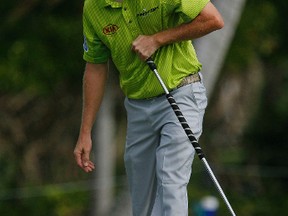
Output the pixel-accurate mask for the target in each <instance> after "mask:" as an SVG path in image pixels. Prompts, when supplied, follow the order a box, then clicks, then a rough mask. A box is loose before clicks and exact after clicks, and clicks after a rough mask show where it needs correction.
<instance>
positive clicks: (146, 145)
mask: <svg viewBox="0 0 288 216" xmlns="http://www.w3.org/2000/svg"><path fill="white" fill-rule="evenodd" d="M223 25H224V23H223V20H222V17H221V15H220V14H219V12H218V11H217V9H216V8H215V7H214V6H213V4H212V3H211V2H210V1H209V0H165V1H164V0H145V1H144V0H143V1H142V0H141V1H135V0H134V1H132V0H85V3H84V11H83V30H84V44H83V48H84V54H83V58H84V60H85V61H86V62H87V63H86V68H85V73H84V78H83V113H82V122H81V127H80V133H79V138H78V141H77V144H76V147H75V150H74V155H75V159H76V161H77V164H78V165H79V166H80V167H81V168H82V169H83V170H84V171H86V172H91V171H92V170H93V169H94V168H95V166H94V164H93V162H92V161H91V160H90V159H89V154H90V151H91V149H92V141H91V129H92V126H93V123H94V121H95V118H96V114H97V112H98V109H99V106H100V104H101V100H102V97H103V94H104V87H105V82H106V80H107V70H108V69H107V61H108V59H109V58H111V59H112V61H113V62H114V64H115V65H116V67H117V69H118V70H119V80H120V86H121V89H122V90H123V93H124V94H125V96H126V98H125V102H124V104H125V108H126V111H127V136H126V146H125V167H126V172H127V176H128V182H129V188H130V192H131V200H132V212H133V216H150V215H152V216H164V215H165V216H186V215H188V201H187V184H188V182H189V179H190V175H191V166H192V161H193V158H194V148H193V146H192V145H191V143H190V141H189V139H188V138H187V136H186V134H185V132H184V131H183V129H182V127H181V125H180V123H179V121H178V120H177V117H176V116H175V114H174V112H173V110H172V109H171V107H170V105H169V103H168V102H167V99H166V97H165V95H164V90H163V88H162V87H161V85H160V84H159V82H158V80H157V78H156V77H155V75H154V74H153V73H152V72H150V69H149V67H148V66H147V64H146V62H145V60H147V59H148V58H149V57H152V58H153V59H154V61H155V63H156V65H157V66H158V70H159V72H160V76H161V77H162V79H163V81H164V83H165V85H166V86H167V88H168V89H169V91H170V93H171V94H172V95H173V97H174V98H175V100H176V101H177V104H178V105H179V107H180V109H181V111H182V112H183V115H184V116H185V118H186V120H187V121H188V123H189V125H190V127H191V129H192V131H193V133H194V135H195V137H196V138H197V139H199V137H200V135H201V132H202V121H203V116H204V112H205V108H206V106H207V98H206V93H205V87H204V85H203V79H202V75H201V73H200V71H201V64H200V62H199V61H198V59H197V56H196V53H195V50H194V48H193V45H192V43H191V40H193V39H195V38H199V37H202V36H204V35H206V34H208V33H210V32H212V31H215V30H218V29H221V28H222V27H223ZM211 52H213V50H211Z"/></svg>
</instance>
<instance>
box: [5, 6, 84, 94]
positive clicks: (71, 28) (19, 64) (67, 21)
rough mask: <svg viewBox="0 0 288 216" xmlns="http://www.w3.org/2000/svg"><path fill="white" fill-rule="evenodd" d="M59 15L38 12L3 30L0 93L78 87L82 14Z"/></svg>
mask: <svg viewBox="0 0 288 216" xmlns="http://www.w3.org/2000/svg"><path fill="white" fill-rule="evenodd" d="M77 6H78V7H80V4H79V5H77ZM70 7H71V5H69V8H70ZM56 9H57V8H56ZM31 10H32V9H31ZM71 12H75V10H74V11H73V10H72V11H71ZM58 13H59V12H57V10H55V11H47V9H44V8H39V10H32V12H31V14H25V15H24V17H23V18H21V20H17V21H14V22H12V23H9V22H8V23H6V25H3V26H2V29H3V32H1V36H0V41H1V43H0V49H1V50H2V51H3V52H1V53H0V91H2V92H3V91H4V92H10V91H14V92H15V91H16V92H17V91H20V90H24V89H28V90H29V91H33V92H41V93H49V92H51V91H55V89H57V85H65V84H67V85H69V87H70V88H73V85H77V86H79V84H80V82H81V78H82V74H81V71H82V70H83V65H84V62H83V61H82V60H81V59H82V58H81V55H82V25H81V11H78V13H77V14H75V16H71V14H70V15H69V16H68V15H66V16H62V15H61V16H60V14H58ZM63 83H64V84H63Z"/></svg>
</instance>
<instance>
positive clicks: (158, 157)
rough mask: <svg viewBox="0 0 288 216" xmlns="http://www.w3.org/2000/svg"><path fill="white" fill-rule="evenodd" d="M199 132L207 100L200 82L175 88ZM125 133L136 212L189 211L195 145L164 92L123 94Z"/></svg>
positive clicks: (178, 215) (137, 215)
mask: <svg viewBox="0 0 288 216" xmlns="http://www.w3.org/2000/svg"><path fill="white" fill-rule="evenodd" d="M171 94H172V95H173V96H174V99H175V100H176V102H177V104H178V106H179V107H180V109H181V111H182V113H183V115H184V117H185V118H186V120H187V122H188V124H189V125H190V127H191V129H192V131H193V133H194V135H195V137H196V138H197V139H199V137H200V135H201V133H202V122H203V116H204V112H205V108H206V106H207V98H206V91H205V87H204V85H203V83H202V82H197V83H192V84H189V85H186V86H183V87H181V88H179V89H176V90H174V91H172V92H171ZM125 107H126V110H127V124H128V125H127V126H128V127H127V137H126V149H125V167H126V172H127V176H128V182H129V187H130V192H131V199H132V211H133V216H151V215H152V216H186V215H188V200H187V184H188V182H189V179H190V175H191V170H192V162H193V158H194V148H193V146H192V145H191V143H190V141H189V140H188V138H187V136H186V134H185V132H184V130H183V128H182V127H181V124H180V123H179V121H178V119H177V117H176V115H175V114H174V112H173V110H172V108H171V107H170V104H169V102H168V101H167V99H166V96H162V97H158V98H154V99H149V100H133V99H128V98H126V99H125Z"/></svg>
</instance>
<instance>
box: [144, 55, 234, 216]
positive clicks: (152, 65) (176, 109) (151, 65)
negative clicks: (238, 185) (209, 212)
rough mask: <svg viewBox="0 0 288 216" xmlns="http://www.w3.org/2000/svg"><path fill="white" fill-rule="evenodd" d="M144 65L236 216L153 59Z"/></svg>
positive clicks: (229, 208) (228, 206)
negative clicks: (151, 73)
mask: <svg viewBox="0 0 288 216" xmlns="http://www.w3.org/2000/svg"><path fill="white" fill-rule="evenodd" d="M146 63H147V64H148V66H149V68H150V69H151V70H152V71H153V72H154V74H155V75H156V77H157V79H158V81H159V82H160V84H161V86H162V88H163V89H164V91H165V94H166V98H167V100H168V101H169V103H170V105H171V107H172V109H173V111H174V113H175V114H176V116H177V118H178V120H179V122H180V123H181V125H182V127H183V129H184V131H185V133H186V134H187V136H188V138H189V140H190V142H191V144H192V145H193V147H194V149H195V151H196V154H197V155H198V157H199V159H200V160H201V161H202V162H203V164H204V166H205V168H206V171H207V172H208V174H209V176H210V177H211V179H212V181H213V182H214V184H215V186H216V188H217V190H218V191H219V193H220V195H221V197H222V198H223V200H224V202H225V204H226V206H227V208H228V210H229V211H230V213H231V215H233V216H236V214H235V213H234V210H233V208H232V206H231V205H230V203H229V201H228V199H227V197H226V195H225V193H224V192H223V190H222V188H221V186H220V184H219V182H218V180H217V179H216V177H215V175H214V173H213V171H212V169H211V168H210V166H209V164H208V162H207V160H206V158H205V155H204V153H203V151H202V149H201V147H200V145H199V143H198V141H197V139H196V138H195V136H194V134H193V132H192V130H191V128H190V126H189V125H188V123H187V121H186V119H185V117H184V116H183V114H182V112H181V110H180V109H179V107H178V105H177V103H176V101H175V100H174V97H173V96H172V95H171V94H170V93H169V91H168V89H167V87H166V85H165V84H164V82H163V80H162V79H161V77H160V75H159V73H158V71H157V67H156V64H155V63H154V61H153V59H152V58H148V59H147V60H146Z"/></svg>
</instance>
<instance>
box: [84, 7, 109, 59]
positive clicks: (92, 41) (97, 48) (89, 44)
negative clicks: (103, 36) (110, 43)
mask: <svg viewBox="0 0 288 216" xmlns="http://www.w3.org/2000/svg"><path fill="white" fill-rule="evenodd" d="M83 35H84V42H83V50H84V52H83V59H84V60H85V61H87V62H90V63H95V64H100V63H106V62H107V61H108V59H109V57H110V55H111V54H110V50H109V49H108V48H107V47H106V45H105V44H104V43H103V42H102V41H101V40H100V39H99V37H98V35H97V34H96V33H95V31H94V30H93V27H92V25H91V22H90V20H89V18H88V16H87V14H86V13H85V10H84V13H83Z"/></svg>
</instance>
